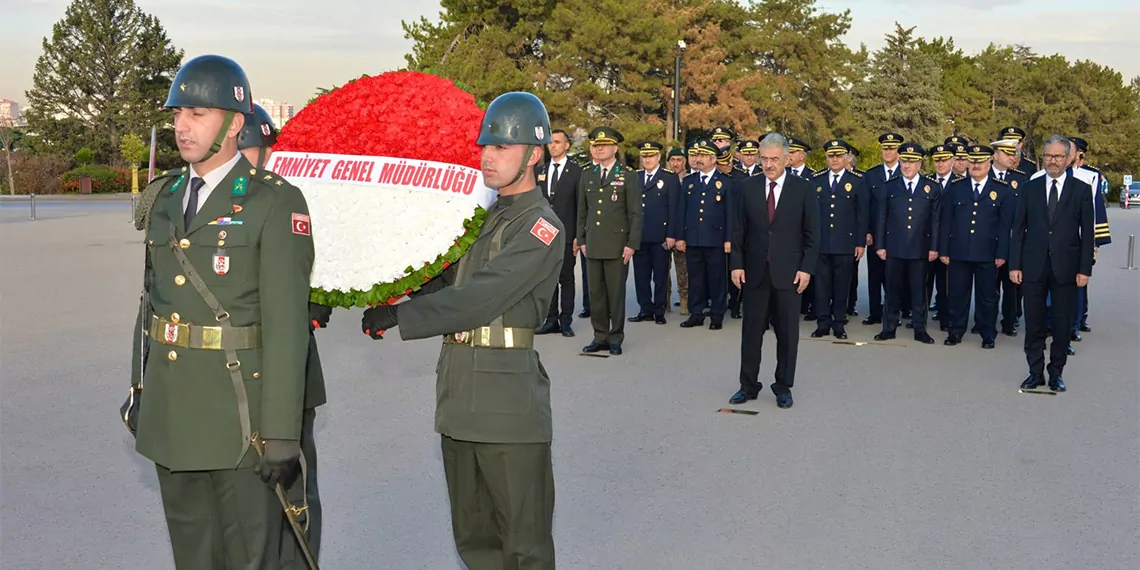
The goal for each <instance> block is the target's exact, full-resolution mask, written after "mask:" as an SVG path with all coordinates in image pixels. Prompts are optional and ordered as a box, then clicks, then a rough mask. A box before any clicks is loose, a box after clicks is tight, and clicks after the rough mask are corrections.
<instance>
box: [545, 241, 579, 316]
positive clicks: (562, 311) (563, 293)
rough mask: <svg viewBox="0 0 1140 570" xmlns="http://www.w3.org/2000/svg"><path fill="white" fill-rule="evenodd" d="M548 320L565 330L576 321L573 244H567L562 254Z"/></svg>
mask: <svg viewBox="0 0 1140 570" xmlns="http://www.w3.org/2000/svg"><path fill="white" fill-rule="evenodd" d="M583 271H585V270H584V269H583ZM586 306H587V307H588V306H589V305H586ZM546 320H548V321H551V322H557V323H559V324H560V325H562V327H563V328H565V327H568V326H570V324H571V322H572V321H573V320H574V246H573V243H569V244H566V252H565V253H563V254H562V270H561V271H560V272H559V273H558V284H557V285H555V286H554V295H553V296H552V297H551V298H550V311H549V312H548V313H547V315H546Z"/></svg>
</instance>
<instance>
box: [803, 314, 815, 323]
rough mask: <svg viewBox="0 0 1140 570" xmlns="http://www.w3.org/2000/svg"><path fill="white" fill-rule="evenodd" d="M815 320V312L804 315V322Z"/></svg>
mask: <svg viewBox="0 0 1140 570" xmlns="http://www.w3.org/2000/svg"><path fill="white" fill-rule="evenodd" d="M814 320H815V315H813V314H811V313H808V314H806V315H804V322H805V323H810V322H812V321H814Z"/></svg>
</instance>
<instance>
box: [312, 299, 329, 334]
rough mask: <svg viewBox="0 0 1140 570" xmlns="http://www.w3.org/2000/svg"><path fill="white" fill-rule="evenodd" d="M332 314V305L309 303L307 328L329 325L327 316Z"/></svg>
mask: <svg viewBox="0 0 1140 570" xmlns="http://www.w3.org/2000/svg"><path fill="white" fill-rule="evenodd" d="M331 316H332V307H328V306H325V305H318V304H316V303H309V330H313V329H315V328H318V327H319V328H322V329H323V328H325V327H327V326H329V317H331Z"/></svg>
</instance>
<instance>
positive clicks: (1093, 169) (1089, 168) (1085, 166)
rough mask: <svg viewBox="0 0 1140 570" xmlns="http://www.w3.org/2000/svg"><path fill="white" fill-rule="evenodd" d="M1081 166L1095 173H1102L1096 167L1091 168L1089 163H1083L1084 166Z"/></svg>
mask: <svg viewBox="0 0 1140 570" xmlns="http://www.w3.org/2000/svg"><path fill="white" fill-rule="evenodd" d="M1081 168H1086V169H1088V170H1091V171H1093V172H1095V173H1097V174H1102V172H1101V171H1100V170H1098V169H1096V168H1093V167H1091V166H1089V165H1087V164H1086V165H1084V166H1082V167H1081Z"/></svg>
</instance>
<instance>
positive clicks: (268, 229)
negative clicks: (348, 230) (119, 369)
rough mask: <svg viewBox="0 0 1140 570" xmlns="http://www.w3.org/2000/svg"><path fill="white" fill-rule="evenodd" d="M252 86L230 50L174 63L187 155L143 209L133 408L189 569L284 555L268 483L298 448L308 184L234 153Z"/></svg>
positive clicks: (174, 542) (178, 553) (269, 562)
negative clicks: (303, 188)
mask: <svg viewBox="0 0 1140 570" xmlns="http://www.w3.org/2000/svg"><path fill="white" fill-rule="evenodd" d="M251 100H252V97H251V93H250V89H249V82H248V80H247V78H246V75H245V72H244V71H242V69H241V67H240V66H238V64H237V63H235V62H233V61H232V60H230V59H227V58H224V57H220V56H216V55H204V56H200V57H196V58H194V59H192V60H190V61H188V62H186V64H184V65H183V66H182V68H181V69H179V71H178V73H177V75H175V77H174V81H173V83H172V84H171V88H170V94H169V97H168V98H167V100H166V103H165V105H164V106H165V107H166V108H169V109H173V115H174V134H175V140H176V141H177V144H178V150H179V153H180V154H181V156H182V158H183V160H185V161H186V162H187V163H189V164H188V165H187V166H185V167H182V168H179V169H176V170H172V171H167V172H166V173H164V174H163V175H161V176H159V177H157V178H155V179H154V180H153V181H152V182H151V184H150V185H149V188H148V190H150V192H147V194H148V195H149V196H150V198H153V199H154V202H153V204H152V205H147V206H146V207H144V208H142V209H141V213H142V218H141V219H139V220H136V222H137V223H138V226H139V227H142V228H143V229H144V230H145V232H146V263H145V268H144V283H146V284H148V286H147V289H146V290H147V294H146V295H144V299H143V301H144V302H143V303H141V304H140V305H141V306H140V312H139V316H138V317H139V318H138V321H137V322H136V324H135V342H134V343H133V344H134V365H133V366H132V379H131V392H132V394H133V395H136V396H137V395H138V394H139V393H140V392H141V390H142V388H143V384H144V382H143V379H144V378H145V386H146V393H147V398H146V402H145V403H143V402H141V401H137V398H136V401H135V402H133V403H135V404H138V405H137V407H135V406H131V405H130V404H131V403H132V402H131V401H130V400H129V401H128V406H127V410H126V412H125V416H124V419H125V420H126V421H127V424H128V428H133V429H132V432H133V433H135V434H136V437H137V439H136V449H137V450H138V452H139V453H141V454H142V455H143V456H145V457H147V458H148V459H150V460H151V461H153V462H154V463H155V468H156V470H157V472H158V483H159V489H160V492H161V495H162V503H163V509H164V511H165V513H166V520H167V529H168V530H169V532H170V541H171V546H172V550H173V554H174V563H175V566H176V567H177V568H179V569H187V568H189V569H213V568H223V567H225V568H250V569H255V568H279V567H281V562H282V561H281V559H280V558H281V550H282V544H281V542H282V535H283V525H284V524H285V519H284V517H283V511H282V505H281V504H280V503H279V502H278V499H277V497H276V495H275V494H274V491H273V489H274V488H275V486H276V485H277V484H278V483H283V484H285V485H288V484H289V482H290V481H291V479H292V477H293V476H294V475H295V474H296V472H297V469H298V466H299V458H300V456H301V442H300V440H301V437H302V436H301V430H302V427H301V426H302V423H303V422H302V415H303V412H302V408H303V402H304V395H305V392H306V360H307V357H308V354H309V330H308V327H307V326H306V325H307V322H308V320H309V319H308V306H307V305H308V297H309V272H310V270H311V268H312V265H313V242H312V238H311V237H310V234H311V231H312V228H311V226H310V221H309V215H308V207H307V205H306V203H305V198H304V196H303V195H302V194H301V192H300V190H298V189H297V188H296V187H294V186H293V185H291V184H289V183H288V182H286V181H285V180H283V179H281V178H280V177H278V176H276V175H275V174H273V173H271V172H267V171H264V170H260V169H258V168H256V167H255V166H254V165H252V164H250V163H249V161H248V160H246V159H245V157H244V156H242V154H241V153H239V152H238V149H237V139H238V135H239V133H240V132H241V131H242V128H243V127H244V123H245V118H246V116H247V115H249V114H252V113H253V111H254V109H253V106H252V104H251ZM140 339H142V342H140ZM251 442H252V443H251ZM251 447H253V449H252V450H251V449H250V448H251ZM234 529H240V532H236V531H235V530H234Z"/></svg>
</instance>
